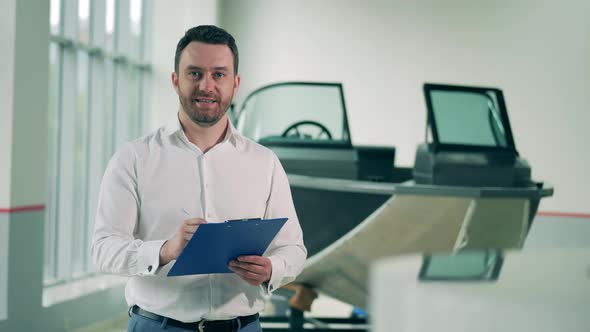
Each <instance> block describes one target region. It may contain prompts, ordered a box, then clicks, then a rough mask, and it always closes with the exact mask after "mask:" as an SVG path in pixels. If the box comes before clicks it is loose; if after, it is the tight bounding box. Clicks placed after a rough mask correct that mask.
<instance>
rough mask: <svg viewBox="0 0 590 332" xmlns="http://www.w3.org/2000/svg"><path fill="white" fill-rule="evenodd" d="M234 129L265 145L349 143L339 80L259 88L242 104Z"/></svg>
mask: <svg viewBox="0 0 590 332" xmlns="http://www.w3.org/2000/svg"><path fill="white" fill-rule="evenodd" d="M237 129H238V130H239V131H240V132H241V133H242V134H243V135H245V136H247V137H249V138H251V139H253V140H255V141H257V142H260V143H261V144H264V145H308V144H312V145H316V144H318V143H319V144H326V145H346V146H350V145H351V144H350V134H349V130H348V121H347V118H346V107H345V104H344V96H343V90H342V85H341V84H338V83H334V84H332V83H310V82H292V83H279V84H273V85H269V86H265V87H263V88H260V89H258V90H256V91H254V92H252V93H251V94H250V95H249V96H248V97H247V98H246V100H245V101H244V103H243V104H242V107H241V110H240V112H239V114H238V119H237Z"/></svg>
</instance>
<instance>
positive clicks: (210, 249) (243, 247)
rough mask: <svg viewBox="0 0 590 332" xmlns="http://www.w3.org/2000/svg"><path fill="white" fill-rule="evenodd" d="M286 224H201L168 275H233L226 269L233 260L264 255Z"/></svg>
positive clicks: (264, 221)
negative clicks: (246, 256)
mask: <svg viewBox="0 0 590 332" xmlns="http://www.w3.org/2000/svg"><path fill="white" fill-rule="evenodd" d="M285 222H287V218H277V219H245V220H231V221H226V222H222V223H213V224H202V225H199V228H197V231H196V232H195V234H194V235H193V237H192V238H191V240H190V241H189V242H188V243H187V245H186V247H185V248H184V250H183V251H182V252H181V253H180V256H178V258H177V259H176V262H175V263H174V265H173V266H172V268H171V269H170V271H168V276H169V277H175V276H183V275H191V274H209V273H233V272H232V271H231V270H230V269H228V267H227V266H228V264H229V262H230V261H232V260H234V259H236V258H237V257H238V256H244V255H256V256H262V254H263V253H264V252H265V251H266V248H268V245H269V244H270V242H271V241H272V240H273V239H274V238H275V236H276V235H277V233H278V232H279V231H280V230H281V228H282V227H283V225H284V224H285Z"/></svg>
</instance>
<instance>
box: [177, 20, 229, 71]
mask: <svg viewBox="0 0 590 332" xmlns="http://www.w3.org/2000/svg"><path fill="white" fill-rule="evenodd" d="M193 41H198V42H202V43H206V44H216V45H227V46H228V47H229V49H230V51H231V53H232V56H233V58H234V74H237V73H238V63H239V58H238V46H237V45H236V41H235V40H234V37H233V36H232V35H230V34H229V33H228V32H227V31H225V30H223V29H222V28H219V27H216V26H214V25H199V26H196V27H194V28H190V29H188V30H187V31H186V32H185V33H184V36H183V37H182V38H180V40H179V41H178V45H176V54H175V56H174V71H175V72H176V74H178V64H179V63H180V55H181V54H182V51H183V50H184V49H185V48H186V46H187V45H188V44H190V43H191V42H193Z"/></svg>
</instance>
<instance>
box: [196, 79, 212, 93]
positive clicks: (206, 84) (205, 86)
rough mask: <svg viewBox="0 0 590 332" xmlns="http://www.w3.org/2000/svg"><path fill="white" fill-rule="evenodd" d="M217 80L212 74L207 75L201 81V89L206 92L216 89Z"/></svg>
mask: <svg viewBox="0 0 590 332" xmlns="http://www.w3.org/2000/svg"><path fill="white" fill-rule="evenodd" d="M214 87H215V81H214V80H213V78H212V77H211V76H210V75H205V76H203V78H202V79H201V80H200V81H199V90H200V91H204V92H212V91H214Z"/></svg>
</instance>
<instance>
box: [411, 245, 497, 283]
mask: <svg viewBox="0 0 590 332" xmlns="http://www.w3.org/2000/svg"><path fill="white" fill-rule="evenodd" d="M503 261H504V257H503V255H502V252H500V251H497V250H481V251H463V252H458V253H455V254H435V255H424V256H423V261H422V269H421V270H420V275H419V276H418V279H419V280H421V281H468V280H471V281H494V280H497V279H498V276H499V274H500V269H501V268H502V263H503Z"/></svg>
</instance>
